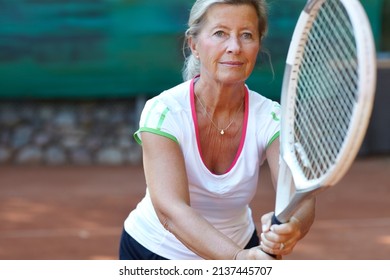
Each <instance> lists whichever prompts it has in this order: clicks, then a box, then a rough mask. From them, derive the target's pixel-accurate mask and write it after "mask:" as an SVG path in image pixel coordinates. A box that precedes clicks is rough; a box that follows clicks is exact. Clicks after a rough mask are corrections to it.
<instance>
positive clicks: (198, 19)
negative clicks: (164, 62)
mask: <svg viewBox="0 0 390 280" xmlns="http://www.w3.org/2000/svg"><path fill="white" fill-rule="evenodd" d="M215 4H229V5H252V6H253V7H254V8H255V10H256V13H257V17H258V19H259V35H260V38H263V37H264V36H265V34H266V33H267V29H268V20H267V6H266V3H265V0H197V1H196V2H195V4H194V5H193V6H192V9H191V12H190V17H189V20H188V29H187V31H186V32H185V42H184V48H183V49H184V54H185V62H184V67H183V71H182V74H183V79H184V81H187V80H190V79H192V78H193V77H195V76H196V75H199V74H200V62H199V60H198V59H197V58H195V57H194V55H193V54H192V53H191V51H189V46H188V39H189V38H190V37H193V38H196V37H197V35H198V34H199V32H200V30H201V29H202V26H203V23H204V20H205V15H206V13H207V11H208V10H209V8H210V7H211V6H212V5H215Z"/></svg>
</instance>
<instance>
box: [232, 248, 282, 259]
mask: <svg viewBox="0 0 390 280" xmlns="http://www.w3.org/2000/svg"><path fill="white" fill-rule="evenodd" d="M235 259H236V260H275V258H274V257H272V256H270V255H269V254H267V253H265V252H264V251H263V250H262V249H261V247H260V246H258V247H253V248H251V249H246V250H241V251H239V252H238V254H237V255H236V257H235Z"/></svg>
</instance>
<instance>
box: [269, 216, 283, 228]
mask: <svg viewBox="0 0 390 280" xmlns="http://www.w3.org/2000/svg"><path fill="white" fill-rule="evenodd" d="M271 223H272V224H273V225H281V224H283V223H282V222H281V221H279V220H278V218H276V216H275V213H274V215H273V216H272V221H271Z"/></svg>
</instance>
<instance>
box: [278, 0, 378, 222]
mask: <svg viewBox="0 0 390 280" xmlns="http://www.w3.org/2000/svg"><path fill="white" fill-rule="evenodd" d="M325 1H327V0H309V1H308V2H307V4H306V6H305V8H304V9H303V11H302V12H301V15H300V17H299V19H298V22H297V25H296V28H295V30H294V34H293V37H292V40H291V43H290V47H289V51H288V56H287V59H286V67H285V73H284V78H283V85H282V96H281V106H282V121H281V136H280V137H281V138H280V139H281V141H280V170H279V177H278V186H277V194H276V205H275V222H276V223H284V222H287V221H288V220H289V219H290V218H291V216H292V215H293V214H294V212H295V211H296V210H297V208H298V207H299V205H300V204H301V203H302V202H303V201H304V200H306V199H308V198H310V197H312V196H314V195H316V194H318V193H319V192H322V191H324V190H325V189H327V188H329V187H331V186H333V185H335V184H336V183H337V182H338V181H339V180H340V179H341V178H342V177H343V176H344V175H345V173H346V172H347V170H348V169H349V168H350V166H351V164H352V162H353V161H354V159H355V157H356V155H357V153H358V151H359V148H360V146H361V143H362V142H363V139H364V135H365V132H366V130H367V126H368V123H369V119H370V115H371V111H372V107H373V100H374V92H375V87H376V57H375V56H376V54H375V44H374V43H373V42H374V40H373V35H372V31H371V27H370V24H369V21H368V18H367V15H366V13H365V11H364V9H363V7H362V5H361V4H360V2H359V1H357V0H340V2H342V3H343V5H344V7H345V8H346V11H347V13H348V15H349V18H350V21H351V23H352V26H353V28H354V30H355V32H354V33H355V36H356V42H359V43H358V44H357V56H358V57H359V68H358V76H359V84H358V92H359V93H358V94H357V96H358V98H359V100H358V102H357V103H356V104H357V105H356V106H354V109H353V110H354V111H353V113H352V118H351V119H352V122H351V124H350V126H349V129H348V135H347V136H346V138H345V139H346V140H345V141H344V143H343V145H342V148H341V150H340V152H339V154H338V157H337V159H336V160H335V164H334V165H333V166H332V167H331V168H330V169H329V170H328V171H327V172H326V173H325V174H324V175H322V176H321V177H320V178H317V179H314V180H307V179H305V178H304V176H303V174H302V172H301V170H300V168H299V167H298V168H297V166H298V164H297V161H298V160H297V158H296V155H295V147H294V140H293V139H294V138H293V133H294V132H293V131H292V128H293V122H294V104H295V102H294V101H295V97H296V95H297V90H296V89H297V77H298V72H299V67H300V65H301V60H302V57H303V50H304V46H305V43H306V41H307V36H306V35H305V34H307V33H308V32H309V31H310V29H311V27H312V24H313V21H312V19H311V18H312V17H313V16H315V15H316V13H317V11H318V8H319V7H320V6H321V5H322V4H323V3H324V2H325ZM313 13H314V14H313Z"/></svg>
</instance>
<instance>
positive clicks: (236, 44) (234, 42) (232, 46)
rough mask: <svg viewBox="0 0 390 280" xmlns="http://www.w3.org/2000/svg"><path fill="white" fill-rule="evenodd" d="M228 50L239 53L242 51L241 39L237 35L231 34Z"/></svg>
mask: <svg viewBox="0 0 390 280" xmlns="http://www.w3.org/2000/svg"><path fill="white" fill-rule="evenodd" d="M226 51H227V52H228V53H234V54H237V53H239V52H240V51H241V42H240V39H239V38H237V37H236V36H231V37H230V38H229V40H228V42H227V49H226Z"/></svg>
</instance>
